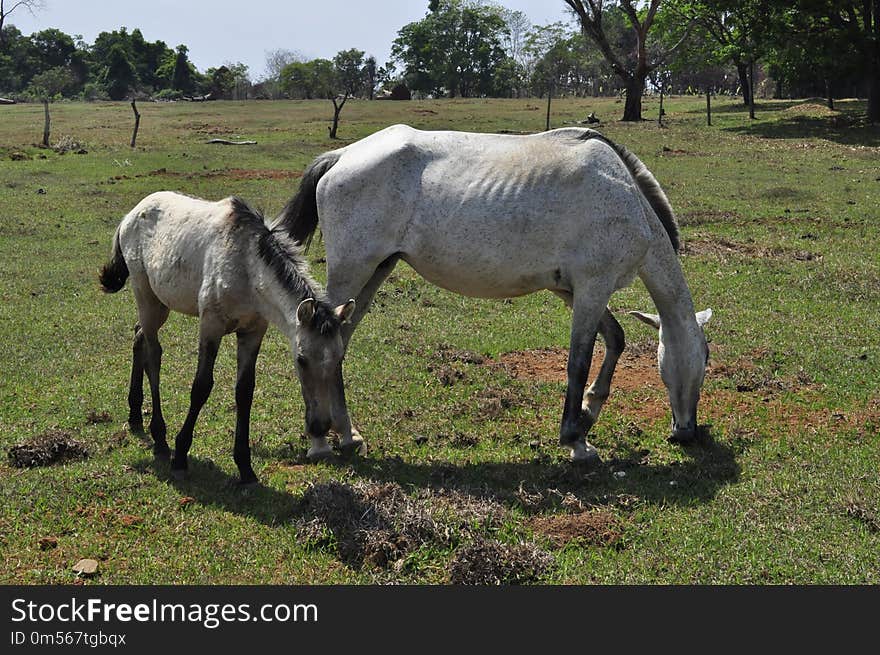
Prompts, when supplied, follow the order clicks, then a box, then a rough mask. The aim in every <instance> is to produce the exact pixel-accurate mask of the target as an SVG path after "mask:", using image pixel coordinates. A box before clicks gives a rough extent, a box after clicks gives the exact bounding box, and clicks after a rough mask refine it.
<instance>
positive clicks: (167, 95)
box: [153, 89, 183, 100]
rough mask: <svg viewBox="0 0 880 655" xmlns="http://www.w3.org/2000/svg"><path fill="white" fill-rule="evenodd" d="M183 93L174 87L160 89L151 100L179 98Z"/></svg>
mask: <svg viewBox="0 0 880 655" xmlns="http://www.w3.org/2000/svg"><path fill="white" fill-rule="evenodd" d="M182 97H183V93H182V92H180V91H178V90H176V89H162V90H161V91H159V92H158V93H157V94H156V95H154V96H153V100H180V99H181V98H182Z"/></svg>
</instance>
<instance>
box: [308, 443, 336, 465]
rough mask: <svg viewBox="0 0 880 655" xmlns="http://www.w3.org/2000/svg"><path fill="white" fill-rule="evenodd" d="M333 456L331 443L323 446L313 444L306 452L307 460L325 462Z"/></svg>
mask: <svg viewBox="0 0 880 655" xmlns="http://www.w3.org/2000/svg"><path fill="white" fill-rule="evenodd" d="M331 457H333V448H331V447H330V444H326V445H324V446H322V447H315V446H312V447H311V448H309V450H308V452H306V460H307V461H309V462H323V461H326V460H328V459H330V458H331Z"/></svg>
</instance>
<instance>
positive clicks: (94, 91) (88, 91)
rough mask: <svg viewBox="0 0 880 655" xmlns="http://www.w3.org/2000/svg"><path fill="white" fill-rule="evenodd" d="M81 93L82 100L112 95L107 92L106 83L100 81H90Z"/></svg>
mask: <svg viewBox="0 0 880 655" xmlns="http://www.w3.org/2000/svg"><path fill="white" fill-rule="evenodd" d="M79 95H80V98H81V99H82V100H86V101H88V102H93V101H96V100H109V99H110V96H109V95H108V94H107V89H105V88H104V85H103V84H101V83H99V82H89V83H88V84H86V85H85V86H84V87H83V90H82V92H81V93H80V94H79Z"/></svg>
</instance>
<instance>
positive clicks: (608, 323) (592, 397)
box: [582, 307, 626, 423]
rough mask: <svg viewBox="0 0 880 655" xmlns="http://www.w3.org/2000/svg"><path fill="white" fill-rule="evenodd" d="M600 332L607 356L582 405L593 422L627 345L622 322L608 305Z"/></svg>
mask: <svg viewBox="0 0 880 655" xmlns="http://www.w3.org/2000/svg"><path fill="white" fill-rule="evenodd" d="M599 334H601V335H602V340H603V341H604V342H605V356H604V357H603V359H602V368H601V369H599V374H598V375H597V376H596V379H595V380H594V381H593V384H591V385H590V388H589V389H587V398H586V400H585V401H584V404H583V407H582V409H583V410H584V411H585V412H587V413H589V415H590V419H591V421H592V422H593V423H595V422H596V421H597V420H598V418H599V412H601V411H602V405H604V404H605V401H606V400H607V399H608V395H609V394H610V393H611V379H612V378H613V377H614V369H615V368H616V367H617V360H619V359H620V355H621V353H622V352H623V349H624V348H625V347H626V338H625V336H624V334H623V328H622V327H620V323H618V322H617V319H616V318H614V316H613V315H612V314H611V311H610V310H609V309H608V308H607V307H606V308H605V312H604V313H603V314H602V318H601V319H600V320H599Z"/></svg>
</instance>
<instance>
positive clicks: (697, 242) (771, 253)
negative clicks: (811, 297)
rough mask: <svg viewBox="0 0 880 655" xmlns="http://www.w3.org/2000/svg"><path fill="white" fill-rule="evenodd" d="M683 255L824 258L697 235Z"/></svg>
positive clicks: (812, 254)
mask: <svg viewBox="0 0 880 655" xmlns="http://www.w3.org/2000/svg"><path fill="white" fill-rule="evenodd" d="M681 253H682V254H683V255H698V256H710V257H716V258H718V259H722V260H724V259H727V258H728V257H730V256H732V255H739V256H745V257H755V258H760V259H787V260H794V261H799V262H811V261H819V260H821V259H822V256H821V255H819V254H816V253H814V252H810V251H809V250H801V249H797V248H780V247H778V246H774V247H766V246H761V245H758V244H756V243H754V242H738V241H731V240H730V239H726V238H724V237H719V236H708V235H700V234H696V235H694V236H692V237H691V238H689V239H688V240H687V241H686V242H684V244H683V246H682V249H681Z"/></svg>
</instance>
